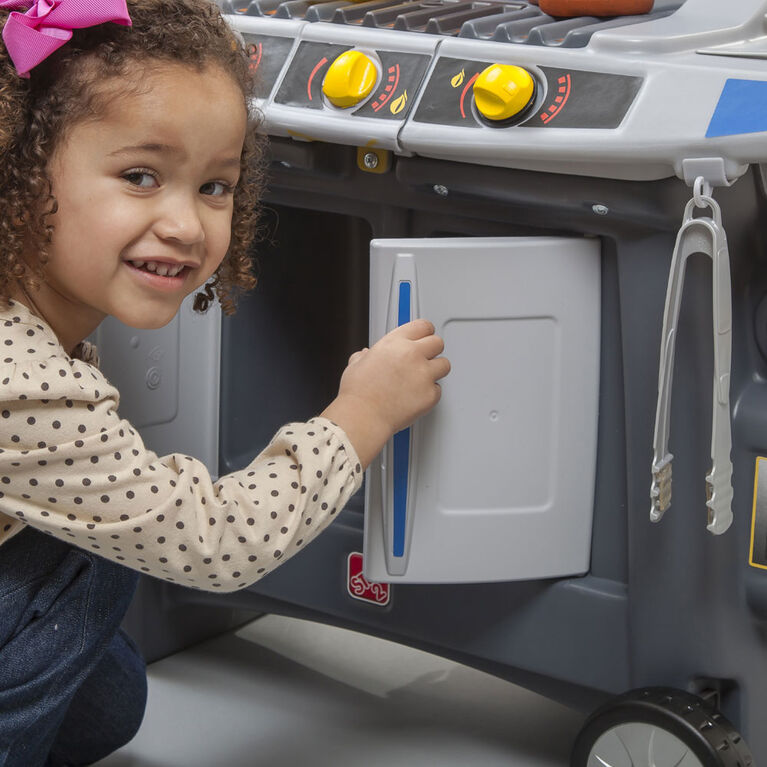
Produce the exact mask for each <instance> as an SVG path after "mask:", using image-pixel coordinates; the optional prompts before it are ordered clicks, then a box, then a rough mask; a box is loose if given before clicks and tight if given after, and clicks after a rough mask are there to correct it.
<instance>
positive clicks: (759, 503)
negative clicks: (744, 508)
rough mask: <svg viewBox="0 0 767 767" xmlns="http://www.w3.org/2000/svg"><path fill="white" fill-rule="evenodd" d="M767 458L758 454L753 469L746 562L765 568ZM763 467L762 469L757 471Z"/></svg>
mask: <svg viewBox="0 0 767 767" xmlns="http://www.w3.org/2000/svg"><path fill="white" fill-rule="evenodd" d="M765 462H767V458H764V457H762V456H759V457H758V458H757V459H756V468H755V470H754V506H753V510H752V512H751V554H750V556H749V560H748V563H749V564H750V565H752V566H753V567H759V568H761V569H762V570H767V463H765ZM760 469H763V471H761V472H760V471H759V470H760Z"/></svg>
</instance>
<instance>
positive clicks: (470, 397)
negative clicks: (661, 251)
mask: <svg viewBox="0 0 767 767" xmlns="http://www.w3.org/2000/svg"><path fill="white" fill-rule="evenodd" d="M370 251H371V268H370V274H371V276H370V290H371V294H370V341H371V344H372V343H374V342H375V341H376V340H378V339H379V338H380V337H381V336H382V335H384V333H386V332H387V331H388V330H391V329H392V328H394V327H396V326H397V325H399V324H402V323H404V322H407V321H408V320H409V319H411V318H416V317H425V318H427V319H429V320H431V321H432V322H433V323H434V325H435V326H436V328H437V333H438V334H440V335H441V336H442V337H443V338H444V340H445V355H446V356H447V357H448V358H449V359H450V362H451V364H452V371H451V373H450V375H449V376H448V377H447V378H445V379H444V380H443V382H442V399H441V400H440V402H439V404H438V405H437V407H436V408H434V410H432V411H431V412H430V413H428V414H427V415H426V416H424V417H423V418H421V419H420V420H419V421H417V422H416V423H415V424H414V425H413V426H412V427H410V428H409V429H406V430H404V431H403V432H400V433H399V434H397V435H395V436H394V438H393V439H392V440H391V441H390V443H389V444H388V445H387V446H386V448H385V449H384V451H383V452H382V453H381V456H380V457H379V458H378V459H377V460H376V461H374V462H373V464H372V465H371V466H370V468H369V469H368V475H367V478H366V479H367V481H366V497H365V568H366V569H365V574H366V576H367V577H368V578H370V579H371V580H377V581H403V582H413V583H439V582H445V583H449V582H453V583H455V582H472V581H500V580H518V579H530V578H549V577H556V576H564V575H573V574H579V573H584V572H586V571H587V570H588V567H589V554H590V544H591V520H592V508H593V497H594V476H595V462H596V441H597V406H598V394H599V391H598V388H599V355H600V295H601V291H600V271H601V269H600V249H599V242H598V240H594V239H584V238H553V237H519V238H455V239H452V238H451V239H410V240H374V241H373V242H372V243H371V246H370Z"/></svg>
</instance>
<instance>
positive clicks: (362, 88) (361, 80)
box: [322, 51, 378, 107]
mask: <svg viewBox="0 0 767 767" xmlns="http://www.w3.org/2000/svg"><path fill="white" fill-rule="evenodd" d="M377 79H378V71H377V70H376V65H375V64H374V63H373V60H372V59H371V58H370V57H369V56H366V55H365V54H364V53H362V52H361V51H346V52H345V53H342V54H341V55H340V56H339V57H338V58H337V59H336V60H335V61H334V62H333V63H332V64H331V65H330V66H329V67H328V71H327V74H326V75H325V79H324V80H323V82H322V92H323V93H324V94H325V95H326V96H327V97H328V99H329V101H330V102H331V104H334V105H335V106H337V107H353V106H354V105H355V104H359V103H360V101H362V100H363V99H364V98H366V97H367V96H368V95H369V94H370V91H372V90H373V86H374V85H375V84H376V80H377Z"/></svg>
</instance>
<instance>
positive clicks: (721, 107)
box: [706, 79, 767, 138]
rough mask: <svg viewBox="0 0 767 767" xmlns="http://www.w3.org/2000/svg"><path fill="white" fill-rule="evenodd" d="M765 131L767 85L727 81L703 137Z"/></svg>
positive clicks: (764, 83)
mask: <svg viewBox="0 0 767 767" xmlns="http://www.w3.org/2000/svg"><path fill="white" fill-rule="evenodd" d="M762 131H767V82H765V81H764V80H732V79H730V80H727V82H726V83H725V84H724V88H723V89H722V95H721V96H720V97H719V103H718V104H717V105H716V109H715V110H714V116H713V117H712V118H711V122H710V123H709V124H708V130H707V131H706V138H714V137H715V136H735V135H737V134H740V133H760V132H762Z"/></svg>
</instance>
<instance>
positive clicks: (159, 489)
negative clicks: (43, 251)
mask: <svg viewBox="0 0 767 767" xmlns="http://www.w3.org/2000/svg"><path fill="white" fill-rule="evenodd" d="M94 363H95V364H94ZM96 364H97V357H96V354H95V349H94V348H93V347H91V346H90V345H89V344H81V345H80V347H78V349H77V350H76V351H75V354H74V356H72V357H70V356H69V355H67V353H66V352H65V351H64V349H63V348H62V346H61V345H60V344H59V342H58V340H57V338H56V335H55V334H54V333H53V330H52V329H51V328H50V327H49V326H48V325H46V324H45V323H44V322H43V321H42V320H41V319H39V318H38V317H36V316H34V315H33V314H31V313H30V312H29V310H28V309H27V308H26V307H25V306H23V305H22V304H19V303H18V302H13V301H12V302H10V304H9V307H8V308H7V309H0V556H2V543H3V542H5V541H7V540H8V539H9V538H11V537H12V536H13V535H15V534H16V533H18V532H19V531H20V530H21V529H23V527H24V525H31V526H32V527H35V528H37V529H39V530H42V531H43V532H45V533H48V534H50V535H53V536H55V537H57V538H61V539H62V540H64V541H68V542H70V543H73V544H75V545H76V546H79V547H81V548H83V549H88V550H90V551H93V552H94V553H96V554H98V555H100V556H103V557H106V558H108V559H111V560H114V561H116V562H119V563H121V564H123V565H126V566H127V567H131V568H133V569H135V570H139V571H141V572H143V573H147V574H149V575H153V576H156V577H158V578H164V579H165V580H168V581H172V582H175V583H180V584H183V585H186V586H192V587H195V588H200V589H205V590H207V591H222V592H223V591H236V590H237V589H240V588H243V587H245V586H247V585H248V584H250V583H252V582H254V581H256V580H258V579H259V578H261V577H263V576H264V575H266V574H267V573H268V572H270V571H272V570H274V569H275V567H277V566H278V565H279V564H280V563H281V562H284V561H285V560H286V559H287V558H288V557H290V556H291V555H293V554H295V553H296V552H297V551H299V550H300V549H302V548H304V547H305V546H306V545H307V544H308V543H309V542H310V541H311V540H312V539H313V538H315V537H316V535H317V534H318V533H319V532H320V531H321V530H323V529H324V528H325V527H326V526H327V525H328V524H329V523H330V522H331V521H332V520H333V518H334V517H335V516H336V515H337V513H338V511H339V510H340V509H341V508H342V506H343V505H344V504H345V503H346V501H347V500H348V499H349V498H350V497H351V496H352V495H353V494H354V493H355V492H356V491H357V490H358V489H359V487H360V484H361V483H362V469H361V467H360V464H359V460H358V458H357V455H356V453H355V452H354V448H353V447H352V445H351V444H350V443H349V441H348V439H347V437H346V435H345V434H344V432H343V431H342V430H341V429H340V428H339V427H338V426H336V425H335V424H333V423H332V422H330V421H328V420H326V419H324V418H314V419H312V420H311V421H309V422H308V423H293V424H288V425H287V426H285V427H283V428H282V429H281V430H280V431H279V432H278V433H277V434H276V435H275V436H274V438H273V439H272V441H271V442H270V444H269V445H268V446H267V447H266V448H265V449H264V450H263V451H262V452H261V454H260V455H259V456H257V457H256V459H255V460H254V461H253V462H252V463H251V464H250V465H249V466H246V467H245V468H244V469H242V470H241V471H237V472H234V473H232V474H228V475H226V476H224V477H221V478H219V479H218V480H216V481H213V480H212V479H211V477H210V475H209V474H208V472H207V470H206V468H205V466H204V464H202V463H201V462H200V461H198V460H196V459H194V458H192V457H190V456H186V455H180V454H172V455H166V456H164V457H158V456H157V455H155V454H154V453H153V452H152V451H151V450H148V449H147V448H146V447H144V444H143V443H142V441H141V437H140V436H139V434H138V433H137V432H136V430H135V429H134V428H133V427H132V426H131V425H130V424H129V423H128V422H127V421H125V420H124V419H121V418H120V416H119V415H118V404H119V394H118V392H117V390H116V389H115V388H114V387H113V386H112V385H111V384H110V383H109V382H108V381H107V380H106V378H105V377H104V376H103V374H102V373H101V372H100V371H99V370H98V368H97V367H96V366H95V365H96Z"/></svg>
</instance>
